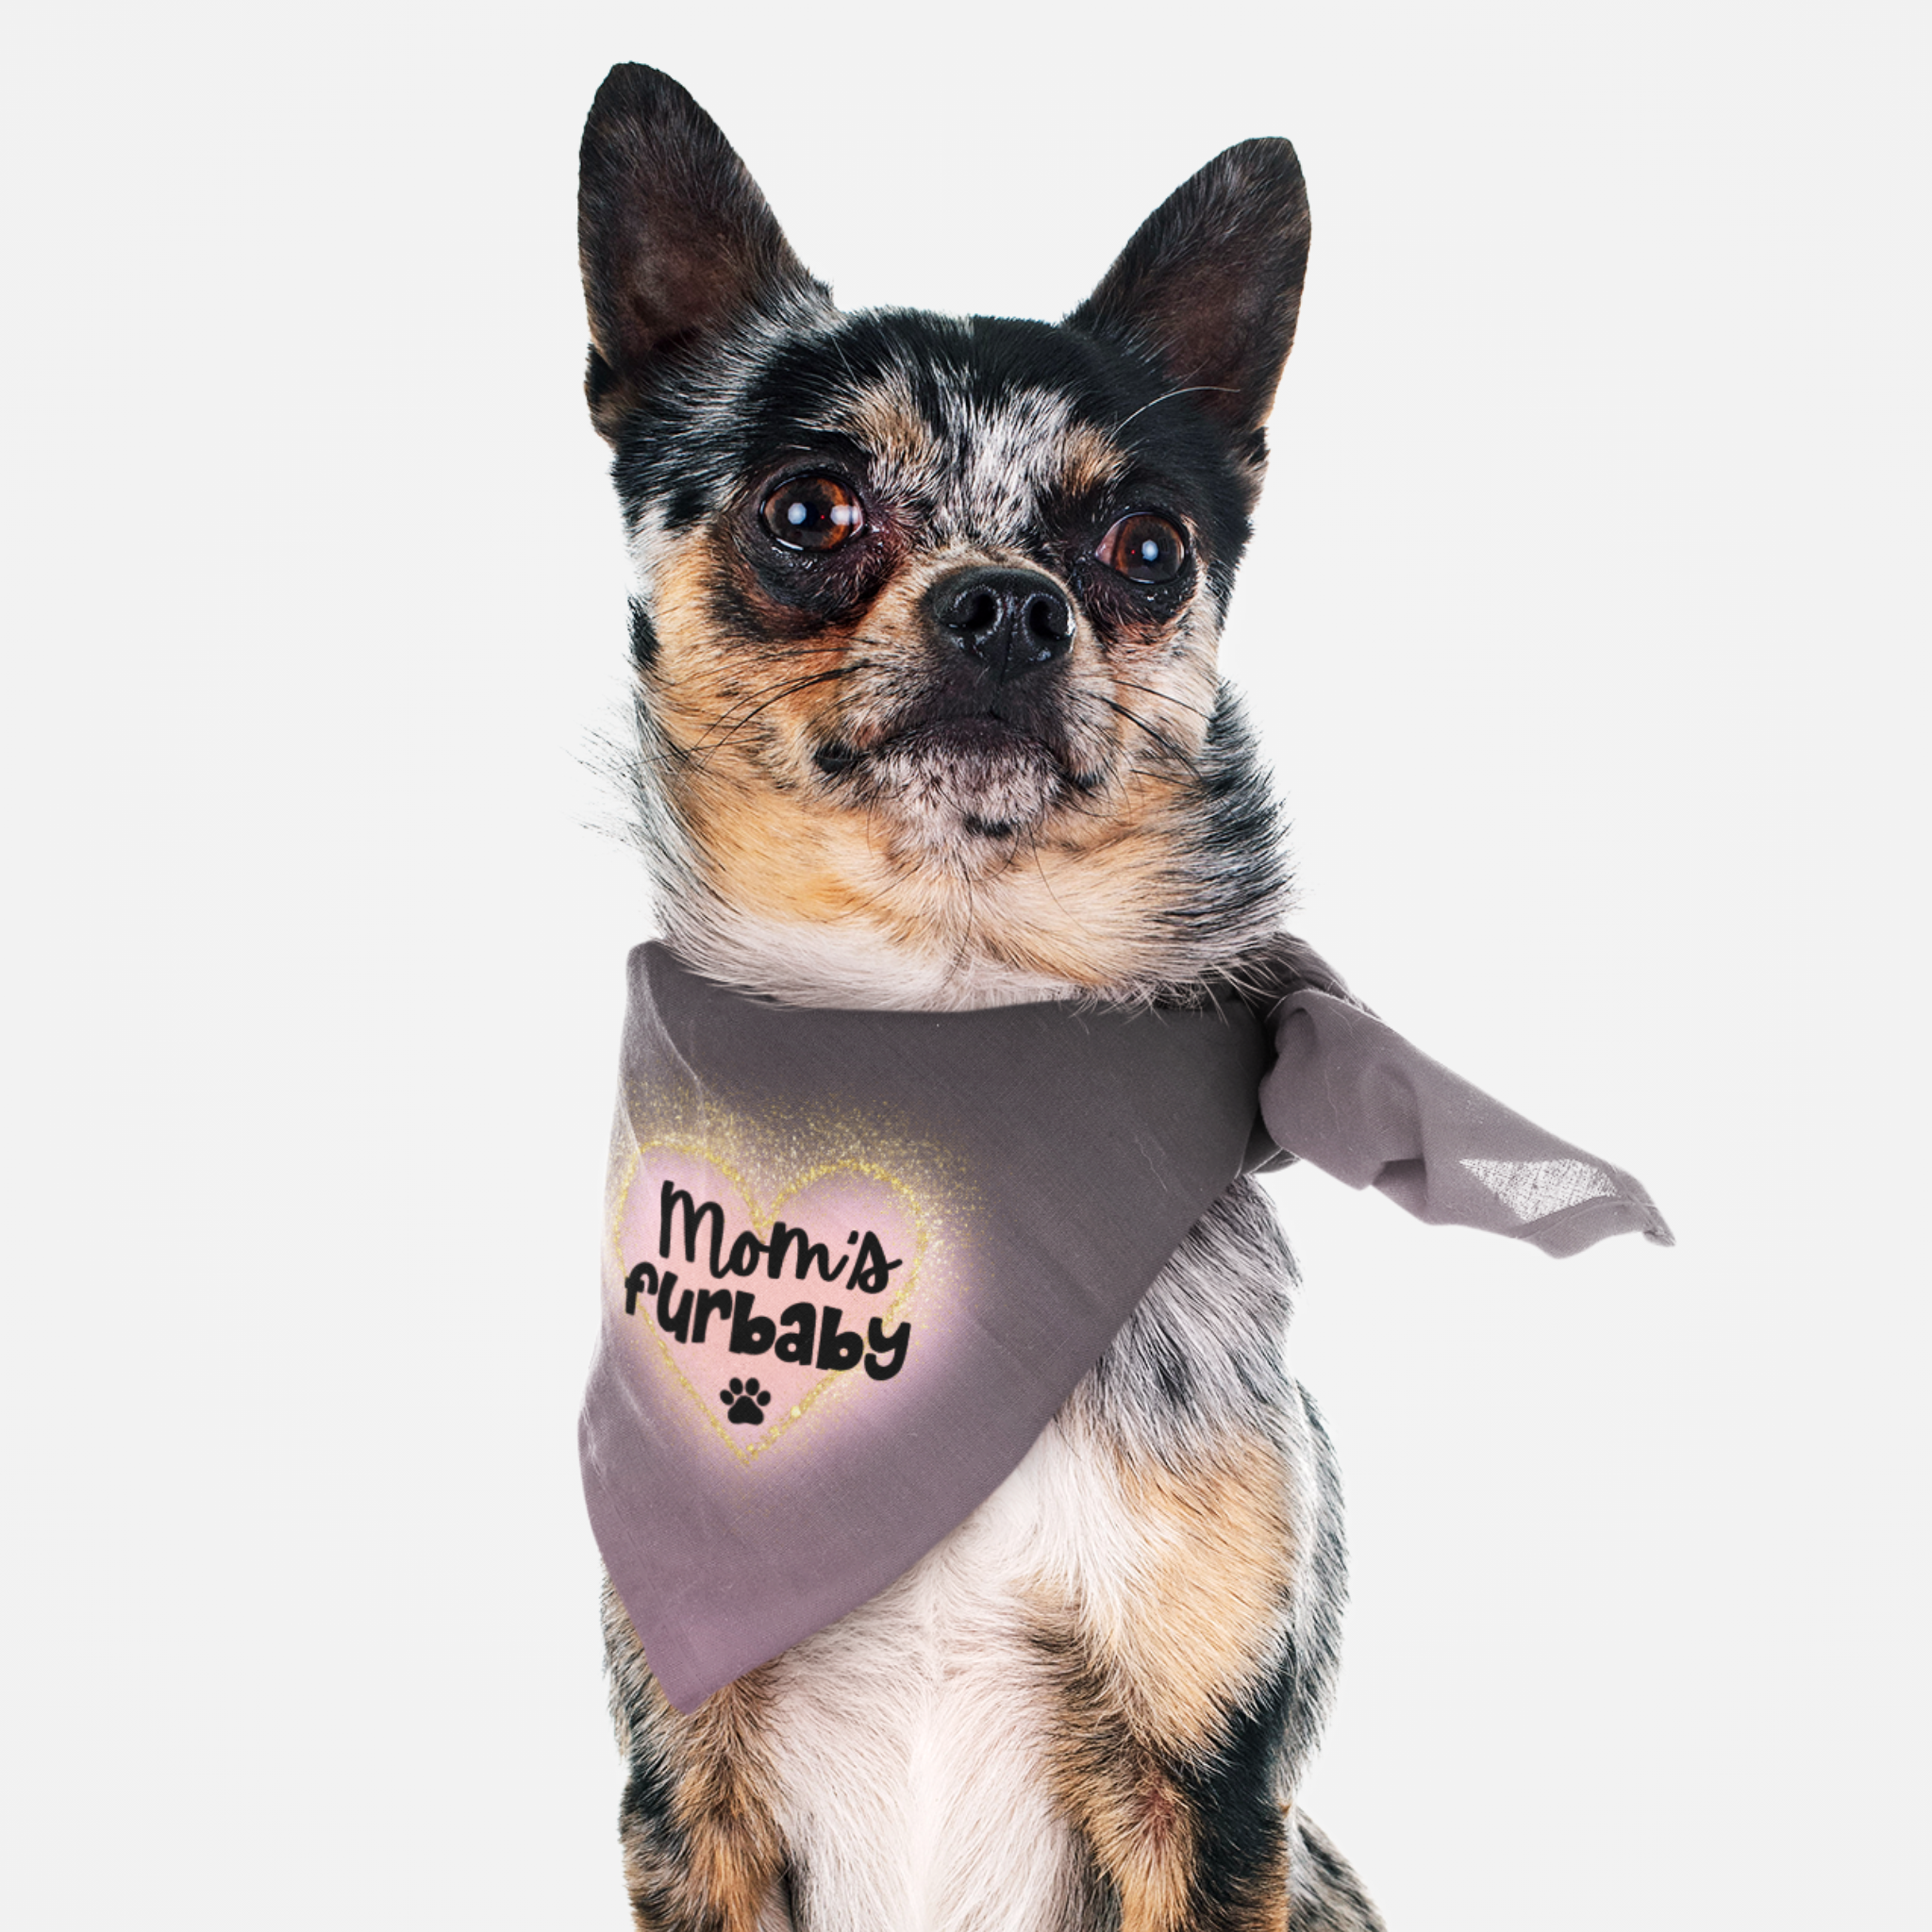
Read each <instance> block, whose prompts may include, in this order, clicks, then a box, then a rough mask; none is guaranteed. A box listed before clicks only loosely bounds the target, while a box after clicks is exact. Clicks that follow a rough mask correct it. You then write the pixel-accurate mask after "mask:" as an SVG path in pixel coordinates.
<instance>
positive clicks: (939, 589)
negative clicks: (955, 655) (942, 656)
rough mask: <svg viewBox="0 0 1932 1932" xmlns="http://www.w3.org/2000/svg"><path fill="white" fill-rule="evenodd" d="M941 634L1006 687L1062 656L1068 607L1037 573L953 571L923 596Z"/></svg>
mask: <svg viewBox="0 0 1932 1932" xmlns="http://www.w3.org/2000/svg"><path fill="white" fill-rule="evenodd" d="M928 595H929V598H930V602H931V608H932V614H933V616H934V617H935V618H936V619H937V620H938V622H939V625H940V628H941V632H942V633H943V634H944V635H945V636H947V637H949V638H950V639H951V640H952V641H953V642H954V643H956V644H958V647H959V648H960V649H961V650H962V651H964V652H965V653H966V655H967V656H968V657H969V658H977V659H978V661H979V662H980V663H982V664H983V665H985V666H986V668H987V669H988V670H989V671H991V673H992V675H993V680H994V682H995V683H998V684H1006V683H1008V682H1009V681H1010V680H1011V679H1013V678H1016V677H1024V676H1025V675H1026V674H1027V673H1028V672H1029V671H1038V670H1040V669H1041V667H1042V666H1044V665H1047V664H1051V663H1052V662H1053V661H1054V660H1055V659H1056V658H1063V657H1065V656H1066V654H1067V649H1068V646H1069V645H1071V644H1072V643H1073V641H1074V608H1073V606H1072V605H1071V604H1069V603H1068V602H1067V599H1066V593H1065V592H1064V591H1061V589H1060V588H1059V586H1058V584H1056V583H1055V582H1054V580H1053V579H1052V578H1051V577H1046V576H1041V575H1040V573H1039V572H1038V571H1031V570H998V569H987V568H981V569H976V570H958V571H954V572H953V573H952V574H951V575H948V576H943V577H941V579H940V580H939V582H938V583H936V584H935V585H934V586H933V587H932V590H931V591H930V592H929V593H928Z"/></svg>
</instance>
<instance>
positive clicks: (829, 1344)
mask: <svg viewBox="0 0 1932 1932" xmlns="http://www.w3.org/2000/svg"><path fill="white" fill-rule="evenodd" d="M819 1318H820V1319H819V1367H820V1368H822V1369H856V1368H857V1367H858V1352H859V1350H860V1349H862V1348H863V1347H864V1346H865V1344H864V1342H863V1341H860V1340H859V1338H858V1336H857V1335H841V1334H840V1332H839V1311H838V1309H837V1308H835V1307H833V1306H832V1305H831V1303H830V1302H827V1303H826V1304H825V1306H824V1307H823V1308H822V1309H820V1311H819Z"/></svg>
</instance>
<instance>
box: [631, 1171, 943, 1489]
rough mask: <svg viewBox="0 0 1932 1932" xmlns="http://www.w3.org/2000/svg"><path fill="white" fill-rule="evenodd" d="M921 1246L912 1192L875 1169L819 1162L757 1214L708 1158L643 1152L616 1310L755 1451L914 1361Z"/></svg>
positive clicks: (748, 1451) (738, 1440)
mask: <svg viewBox="0 0 1932 1932" xmlns="http://www.w3.org/2000/svg"><path fill="white" fill-rule="evenodd" d="M923 1248H924V1233H923V1230H922V1228H921V1225H920V1218H919V1215H918V1212H917V1210H916V1208H914V1206H913V1203H912V1200H911V1197H910V1196H909V1195H908V1192H907V1191H906V1190H905V1189H904V1188H903V1187H902V1186H901V1185H900V1184H899V1183H898V1182H896V1181H894V1180H892V1179H891V1177H890V1176H888V1175H886V1174H881V1173H878V1172H876V1171H874V1170H873V1169H869V1168H863V1167H858V1166H855V1165H851V1164H845V1165H840V1166H835V1167H829V1168H826V1169H824V1170H822V1171H821V1172H819V1173H817V1174H809V1175H808V1176H807V1177H806V1178H805V1179H803V1180H801V1181H798V1182H796V1183H794V1184H793V1185H792V1186H791V1187H789V1188H787V1189H785V1190H784V1191H782V1192H781V1193H780V1194H779V1195H778V1196H777V1198H776V1199H775V1200H774V1202H773V1203H772V1204H771V1207H770V1209H769V1211H760V1210H759V1208H758V1206H757V1204H756V1203H755V1202H754V1200H753V1198H752V1194H751V1191H750V1190H749V1189H748V1188H747V1187H746V1186H745V1185H744V1184H743V1182H742V1181H741V1180H740V1179H739V1177H738V1176H737V1175H736V1174H733V1173H731V1172H730V1171H729V1170H728V1169H726V1168H724V1167H722V1166H720V1165H719V1164H718V1163H717V1162H716V1161H714V1160H712V1159H710V1158H708V1157H707V1156H705V1155H703V1154H700V1153H697V1152H696V1151H694V1150H692V1149H689V1148H682V1147H670V1146H651V1147H645V1148H642V1149H641V1150H640V1152H639V1155H638V1164H637V1167H636V1169H635V1171H634V1172H633V1173H632V1174H631V1177H630V1180H629V1182H628V1183H627V1185H626V1186H625V1191H624V1196H623V1199H622V1201H621V1203H620V1206H619V1209H618V1217H617V1252H618V1262H619V1267H620V1269H621V1271H622V1275H621V1280H620V1283H619V1286H618V1303H617V1308H616V1311H615V1312H616V1314H617V1316H618V1318H619V1319H620V1320H621V1321H622V1323H623V1324H624V1326H625V1328H626V1329H627V1330H628V1331H630V1333H631V1336H632V1339H633V1341H634V1343H635V1344H636V1345H637V1346H638V1347H640V1348H641V1349H643V1350H649V1351H650V1352H651V1353H653V1354H655V1355H657V1356H658V1357H659V1358H660V1359H661V1360H662V1362H663V1364H664V1365H665V1366H666V1367H667V1368H668V1370H669V1371H670V1372H671V1374H673V1375H674V1376H675V1378H676V1380H677V1381H678V1382H680V1383H681V1384H682V1385H683V1387H684V1389H685V1390H686V1391H687V1392H688V1393H689V1394H690V1395H691V1399H692V1400H693V1401H695V1402H696V1403H697V1404H698V1407H699V1408H700V1410H701V1412H702V1413H704V1414H705V1415H706V1416H707V1417H708V1419H709V1421H710V1423H711V1424H712V1425H713V1427H714V1429H715V1431H716V1432H717V1434H718V1435H719V1437H720V1438H721V1439H722V1440H723V1441H725V1442H726V1443H727V1444H729V1446H730V1447H731V1448H732V1450H733V1451H734V1452H735V1453H736V1454H737V1455H738V1456H739V1457H741V1459H749V1458H750V1457H753V1456H755V1455H757V1454H758V1451H759V1450H760V1449H762V1448H764V1447H765V1446H767V1445H768V1444H769V1443H771V1442H772V1441H775V1440H776V1438H777V1437H778V1436H780V1435H782V1434H783V1433H784V1431H785V1430H786V1429H787V1428H788V1427H789V1426H790V1425H791V1424H792V1423H793V1422H795V1421H797V1419H798V1418H799V1417H800V1416H801V1415H803V1414H804V1413H805V1411H806V1410H807V1409H808V1408H809V1407H812V1406H813V1405H814V1404H815V1403H817V1402H818V1401H820V1400H821V1399H822V1398H824V1396H825V1395H827V1394H828V1393H831V1392H832V1391H835V1390H836V1389H839V1388H841V1387H847V1388H865V1387H869V1386H872V1385H874V1384H876V1383H880V1382H889V1381H891V1379H893V1377H895V1376H896V1375H897V1374H899V1373H900V1371H901V1370H902V1369H903V1368H904V1367H905V1364H906V1359H907V1357H908V1353H909V1351H910V1349H911V1346H912V1339H913V1338H912V1325H911V1323H910V1321H909V1320H908V1314H909V1308H910V1301H911V1290H912V1286H913V1280H914V1276H915V1275H916V1274H917V1272H918V1267H919V1260H920V1256H921V1253H922V1251H923Z"/></svg>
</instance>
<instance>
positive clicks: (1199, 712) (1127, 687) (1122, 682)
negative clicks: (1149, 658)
mask: <svg viewBox="0 0 1932 1932" xmlns="http://www.w3.org/2000/svg"><path fill="white" fill-rule="evenodd" d="M1114 682H1115V683H1116V684H1117V685H1118V686H1119V687H1120V688H1121V690H1123V691H1144V692H1145V693H1146V694H1147V696H1149V697H1150V698H1158V699H1159V700H1160V701H1161V703H1162V704H1164V705H1178V706H1179V707H1180V708H1181V709H1182V710H1184V711H1191V712H1193V714H1194V716H1195V717H1197V718H1205V719H1207V720H1208V723H1209V724H1212V723H1213V722H1214V713H1213V712H1212V711H1204V710H1203V709H1202V708H1200V706H1199V705H1191V704H1189V703H1188V701H1187V699H1185V698H1177V697H1174V696H1173V695H1171V694H1170V693H1169V692H1167V691H1156V690H1155V689H1154V687H1153V686H1152V685H1151V684H1130V683H1129V682H1128V681H1127V679H1125V678H1124V677H1117V678H1115V679H1114Z"/></svg>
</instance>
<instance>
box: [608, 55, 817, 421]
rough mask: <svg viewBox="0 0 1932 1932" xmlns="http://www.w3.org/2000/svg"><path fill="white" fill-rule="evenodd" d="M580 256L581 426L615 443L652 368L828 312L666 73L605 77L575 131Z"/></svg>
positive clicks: (740, 173) (738, 164)
mask: <svg viewBox="0 0 1932 1932" xmlns="http://www.w3.org/2000/svg"><path fill="white" fill-rule="evenodd" d="M577 247H578V251H579V253H580V255H581V257H582V260H583V269H584V300H585V303H586V305H587V307H588V308H589V309H590V314H591V365H590V370H589V373H588V375H586V377H585V379H584V388H585V392H586V393H587V394H588V396H589V397H590V401H591V420H592V421H593V422H594V423H595V424H596V425H597V427H598V429H599V430H600V431H602V433H603V434H604V435H605V436H607V437H610V436H614V434H615V433H616V429H617V425H618V424H619V423H620V422H621V421H622V420H623V417H624V415H625V411H626V410H627V409H628V408H630V407H631V405H632V404H633V403H634V402H636V400H637V398H638V396H639V395H640V393H641V391H642V390H643V389H644V388H645V387H646V386H647V385H648V384H649V382H650V381H651V380H652V379H653V378H654V377H655V376H656V375H657V374H658V371H659V370H660V369H661V368H662V367H663V366H664V365H665V364H666V363H667V362H670V361H673V360H675V359H676V358H678V357H679V356H680V355H682V354H685V353H688V352H689V351H690V350H691V348H693V347H694V346H697V345H699V344H701V343H702V341H704V340H705V339H706V338H708V337H711V336H715V335H717V334H719V333H720V332H722V331H724V330H726V329H728V328H729V327H730V326H731V325H732V324H733V323H735V322H738V321H740V320H742V319H743V318H745V317H746V316H748V315H751V314H755V313H762V314H773V313H778V314H782V313H784V312H785V311H786V310H787V309H788V308H795V307H797V306H799V305H800V304H801V303H811V302H829V300H830V297H829V293H828V291H826V290H825V289H824V287H822V286H821V285H820V284H819V283H817V282H815V281H813V280H812V278H811V276H810V275H808V274H807V273H806V271H805V268H804V265H803V264H802V263H801V262H800V261H799V259H798V258H797V256H795V255H793V254H792V252H791V244H790V243H789V242H787V241H786V240H785V237H784V235H783V233H782V232H781V231H780V230H779V227H778V224H777V223H776V221H775V220H774V219H773V215H772V210H771V209H770V208H767V207H766V205H765V198H764V196H763V195H762V194H760V193H759V192H758V184H757V183H756V182H755V181H753V179H752V178H751V175H749V174H748V173H747V172H746V171H745V166H744V163H743V162H742V161H741V160H740V159H739V158H738V156H737V155H736V154H735V153H734V152H733V151H732V147H731V143H730V142H727V141H726V140H725V139H724V135H723V134H721V133H720V132H719V131H718V124H717V123H716V122H715V121H713V120H712V119H711V117H710V116H709V115H708V114H707V113H706V112H705V110H704V109H703V108H701V107H699V106H698V104H697V103H696V102H695V101H694V100H692V99H691V96H690V95H689V94H688V93H686V92H685V91H684V90H683V89H682V88H681V87H679V86H678V84H677V83H676V82H675V80H673V79H672V78H671V76H670V75H667V74H659V73H658V70H657V69H656V68H655V67H636V66H623V67H613V68H612V69H611V70H610V72H609V74H608V75H607V76H606V78H605V81H604V85H603V86H602V87H600V88H599V89H598V90H597V98H596V100H595V101H594V102H593V103H592V104H591V118H590V120H589V121H588V122H587V123H586V124H585V125H584V144H583V151H582V156H581V160H580V167H579V174H578V192H577Z"/></svg>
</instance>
